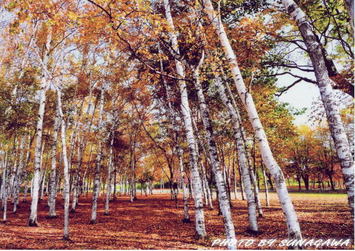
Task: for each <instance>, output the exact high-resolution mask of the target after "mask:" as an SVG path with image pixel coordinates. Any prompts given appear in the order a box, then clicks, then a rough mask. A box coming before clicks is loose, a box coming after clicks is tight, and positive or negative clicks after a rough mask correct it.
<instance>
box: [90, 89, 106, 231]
mask: <svg viewBox="0 0 355 251" xmlns="http://www.w3.org/2000/svg"><path fill="white" fill-rule="evenodd" d="M104 99H105V98H104V90H103V89H101V94H100V101H99V102H100V103H99V106H100V107H99V118H98V129H101V127H102V113H103V110H104ZM98 141H99V143H98V149H97V151H98V153H97V156H96V168H95V179H94V190H93V195H92V209H91V220H90V223H91V224H95V223H96V218H97V199H98V197H99V193H100V170H101V158H102V142H101V141H102V140H101V139H99V140H98Z"/></svg>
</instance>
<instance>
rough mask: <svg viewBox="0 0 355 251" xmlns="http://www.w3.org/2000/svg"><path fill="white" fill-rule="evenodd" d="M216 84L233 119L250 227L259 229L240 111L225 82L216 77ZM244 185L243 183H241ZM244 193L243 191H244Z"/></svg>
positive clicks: (255, 229)
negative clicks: (227, 90)
mask: <svg viewBox="0 0 355 251" xmlns="http://www.w3.org/2000/svg"><path fill="white" fill-rule="evenodd" d="M215 85H216V86H217V88H218V93H219V96H220V98H221V100H222V102H223V104H224V105H225V106H226V107H227V110H228V112H229V116H230V118H231V120H232V126H233V130H234V139H235V143H236V147H237V153H238V161H239V167H240V174H241V178H242V180H243V185H244V192H245V195H246V198H247V203H248V215H249V228H250V230H252V231H258V223H257V217H256V201H255V195H254V192H253V190H252V180H251V174H250V171H251V170H250V167H249V162H248V156H247V151H246V148H245V142H244V140H243V138H244V135H243V134H242V126H241V124H240V120H239V116H238V111H237V110H236V108H235V107H234V106H233V104H232V103H231V101H230V99H229V98H228V97H227V95H226V92H225V88H224V86H223V83H222V82H221V80H220V79H219V78H216V79H215ZM241 187H242V184H241ZM242 193H243V191H242Z"/></svg>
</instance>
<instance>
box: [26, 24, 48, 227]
mask: <svg viewBox="0 0 355 251" xmlns="http://www.w3.org/2000/svg"><path fill="white" fill-rule="evenodd" d="M51 41H52V31H51V27H50V26H49V27H48V33H47V40H46V43H45V45H44V51H43V58H42V59H40V60H42V64H41V65H42V76H41V86H40V90H39V92H38V96H39V97H38V99H39V108H38V119H37V126H36V142H35V153H34V176H33V188H32V202H31V213H30V217H29V220H28V225H29V226H38V219H37V210H38V199H39V188H40V187H39V186H40V176H41V156H42V155H41V154H42V151H41V148H42V134H43V117H44V111H45V106H46V91H47V88H48V80H47V78H48V69H47V66H48V61H49V53H50V44H51Z"/></svg>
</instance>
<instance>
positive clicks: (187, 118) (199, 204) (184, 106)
mask: <svg viewBox="0 0 355 251" xmlns="http://www.w3.org/2000/svg"><path fill="white" fill-rule="evenodd" d="M164 8H165V16H166V19H167V21H168V24H169V26H170V28H171V32H169V37H170V40H171V42H172V47H173V50H174V51H175V52H177V53H178V54H179V47H178V41H177V35H176V34H175V27H174V22H173V19H172V16H171V11H170V4H169V0H164ZM175 66H176V72H177V74H178V76H179V78H181V79H183V78H184V77H185V72H184V68H183V65H182V63H181V62H180V61H179V60H175ZM178 85H179V88H180V96H181V112H182V114H183V119H184V126H185V131H186V138H187V142H188V145H189V151H190V162H191V176H192V177H191V180H192V182H191V183H192V187H193V191H194V199H195V223H196V236H197V237H198V238H204V237H205V236H206V228H205V216H204V212H203V201H202V184H201V183H202V182H201V177H200V174H199V171H198V156H197V151H196V139H195V135H194V130H193V127H192V119H191V112H190V105H189V101H188V95H187V89H186V88H187V87H186V83H185V81H184V80H180V81H179V83H178Z"/></svg>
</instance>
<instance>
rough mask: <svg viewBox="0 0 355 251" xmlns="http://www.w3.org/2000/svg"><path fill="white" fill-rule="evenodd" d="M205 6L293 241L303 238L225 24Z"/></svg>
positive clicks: (206, 2) (211, 7)
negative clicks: (272, 181) (271, 178)
mask: <svg viewBox="0 0 355 251" xmlns="http://www.w3.org/2000/svg"><path fill="white" fill-rule="evenodd" d="M203 3H204V7H205V11H206V13H207V15H208V17H209V19H210V21H211V23H212V25H213V27H214V29H215V31H216V33H217V35H218V37H219V40H220V43H221V45H222V48H223V50H224V53H225V55H226V57H227V59H228V61H229V67H230V70H231V73H232V76H233V80H234V83H235V85H236V88H237V90H238V94H239V96H240V100H241V101H242V102H243V104H244V106H245V108H246V111H247V114H248V117H249V121H250V123H251V125H252V127H253V130H254V133H255V135H256V137H257V140H258V143H259V148H260V152H261V156H262V159H263V161H264V163H265V165H266V167H267V168H268V169H269V171H270V173H271V175H272V177H273V178H274V180H275V183H276V188H277V194H278V196H279V200H280V203H281V206H282V209H283V211H284V214H285V216H286V220H287V227H288V235H289V238H290V239H301V238H302V235H301V229H300V225H299V223H298V218H297V214H296V212H295V209H294V207H293V204H292V201H291V199H290V196H289V194H288V190H287V186H286V182H285V178H284V175H283V173H282V171H281V168H280V167H279V165H278V164H277V162H276V161H275V159H274V157H273V154H272V152H271V149H270V146H269V142H268V140H267V137H266V134H265V131H264V128H263V126H262V124H261V121H260V118H259V115H258V112H257V110H256V107H255V103H254V100H253V98H252V96H251V94H250V93H249V92H248V90H247V88H246V86H245V83H244V81H243V78H242V75H241V73H240V70H239V67H238V62H237V58H236V55H235V53H234V51H233V49H232V46H231V44H230V42H229V40H228V37H227V34H226V32H225V30H224V27H223V24H222V21H221V20H220V18H219V17H218V16H217V15H216V12H215V11H214V9H213V6H212V3H211V1H210V0H203Z"/></svg>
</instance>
